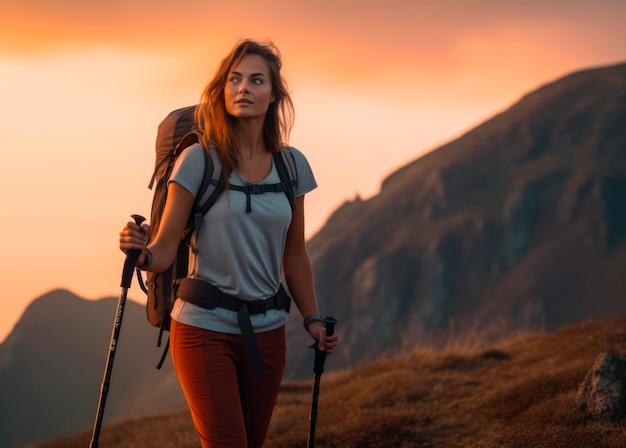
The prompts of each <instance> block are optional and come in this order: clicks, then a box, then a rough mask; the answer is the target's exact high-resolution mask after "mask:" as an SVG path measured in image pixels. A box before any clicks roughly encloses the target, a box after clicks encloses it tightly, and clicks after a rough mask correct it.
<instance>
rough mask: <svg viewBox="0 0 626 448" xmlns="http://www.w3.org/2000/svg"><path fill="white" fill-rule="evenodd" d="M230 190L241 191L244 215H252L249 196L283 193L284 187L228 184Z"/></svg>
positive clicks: (281, 185) (276, 185)
mask: <svg viewBox="0 0 626 448" xmlns="http://www.w3.org/2000/svg"><path fill="white" fill-rule="evenodd" d="M228 187H229V188H230V189H231V190H235V191H241V192H243V193H245V194H246V213H252V201H251V199H250V196H251V195H253V194H263V193H284V192H285V191H286V188H285V186H284V185H283V184H282V183H280V184H255V185H233V184H229V185H228Z"/></svg>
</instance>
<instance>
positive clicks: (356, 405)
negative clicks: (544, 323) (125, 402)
mask: <svg viewBox="0 0 626 448" xmlns="http://www.w3.org/2000/svg"><path fill="white" fill-rule="evenodd" d="M478 345H480V344H478ZM478 345H477V344H469V345H468V344H464V343H461V344H459V343H455V344H451V347H452V348H450V347H448V348H443V349H440V350H437V351H435V350H432V349H423V348H420V349H415V350H414V351H412V352H410V353H407V354H405V355H402V356H399V357H396V358H393V359H387V360H384V361H380V362H377V363H373V364H370V365H366V366H363V367H361V368H358V369H355V370H353V371H350V372H345V373H338V374H325V375H324V376H323V378H322V384H321V393H320V402H319V416H318V422H317V431H316V436H317V437H316V439H317V447H318V448H325V447H341V448H352V447H354V448H357V447H358V448H362V447H372V448H374V447H398V448H409V447H433V448H434V447H442V448H443V447H445V448H455V447H459V448H461V447H462V448H496V447H497V448H522V447H525V448H526V447H528V448H534V447H537V448H540V447H541V448H544V447H545V448H561V447H562V448H589V447H594V448H603V447H606V448H609V447H611V448H613V447H614V448H617V447H624V446H626V421H619V422H615V423H611V424H600V423H597V422H594V421H593V420H591V419H590V418H589V417H588V416H587V415H586V414H584V413H583V412H582V411H579V410H578V409H577V408H576V405H575V396H576V391H577V389H578V386H579V384H580V383H581V382H582V381H583V379H584V377H585V374H586V373H587V371H588V369H589V368H590V367H591V365H592V364H593V361H594V359H595V357H596V356H597V355H598V354H599V353H601V352H605V351H606V352H610V353H614V354H617V355H619V356H624V355H625V354H626V319H620V320H615V321H608V322H597V323H592V322H590V323H584V324H580V325H576V326H571V327H566V328H563V329H561V330H560V331H557V332H555V333H552V334H528V335H525V336H518V337H516V338H514V339H509V340H506V341H502V342H499V343H497V344H496V345H494V346H492V347H491V348H489V349H488V350H484V349H464V350H459V349H458V347H459V346H462V347H470V346H471V347H476V346H478ZM455 347H456V348H455ZM328 362H332V358H330V360H329V361H328ZM310 406H311V382H288V383H285V384H284V385H283V388H282V390H281V393H280V396H279V401H278V406H277V408H276V411H275V414H274V418H273V420H272V424H271V428H270V433H269V435H268V439H267V443H266V447H268V448H296V447H297V448H301V447H304V446H306V440H307V435H308V416H309V411H310ZM88 440H89V434H83V435H80V436H77V437H74V438H65V439H63V440H56V441H54V442H50V443H48V444H43V445H38V446H37V448H72V447H81V448H84V447H85V446H87V445H88ZM100 446H101V447H103V448H117V447H124V448H133V447H177V448H186V447H197V446H198V441H197V439H196V436H195V433H194V431H193V428H192V425H191V421H190V417H189V414H188V412H186V411H183V412H179V413H176V414H171V415H167V416H159V417H153V418H146V419H142V420H136V421H129V422H125V423H122V424H119V425H115V426H111V427H105V428H104V429H103V431H102V435H101V438H100Z"/></svg>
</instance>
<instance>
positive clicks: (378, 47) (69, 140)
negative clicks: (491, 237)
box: [0, 0, 626, 341]
mask: <svg viewBox="0 0 626 448" xmlns="http://www.w3.org/2000/svg"><path fill="white" fill-rule="evenodd" d="M625 19H626V1H624V0H587V1H579V0H525V1H522V0H520V1H517V0H512V1H505V0H500V1H498V0H384V1H383V0H369V1H368V0H359V1H357V0H317V1H310V2H304V1H301V0H291V1H286V0H283V1H278V0H265V1H263V2H259V1H249V0H240V1H237V2H229V1H220V2H218V1H213V0H179V1H176V2H165V1H162V2H161V1H154V0H131V1H130V2H129V1H127V0H109V1H106V2H94V1H85V0H64V1H62V0H57V1H52V0H23V1H19V2H18V1H15V0H10V1H9V0H0V149H1V150H2V163H1V167H2V176H0V195H1V205H2V214H1V215H0V216H1V218H0V231H1V233H2V237H3V238H2V248H1V251H2V266H1V267H2V269H1V271H0V272H1V274H0V280H1V282H2V288H3V296H4V299H3V300H4V307H3V312H2V313H0V341H1V340H3V339H4V338H5V337H6V335H7V334H8V333H9V332H10V331H11V329H12V328H13V325H14V324H15V322H16V321H17V319H19V317H20V315H21V314H22V313H23V311H24V309H25V307H26V306H27V305H28V304H29V303H30V302H31V301H32V300H33V299H35V298H36V297H38V296H40V295H41V294H44V293H46V292H48V291H50V290H51V289H54V288H67V289H70V290H71V291H72V292H74V293H76V294H78V295H80V296H81V297H85V298H88V299H97V298H101V297H104V296H117V295H118V294H119V283H120V274H121V267H122V262H123V254H122V253H121V252H119V250H118V249H117V237H118V233H119V231H120V230H121V228H122V226H123V225H124V223H125V222H126V221H127V220H128V219H129V215H130V214H131V213H142V214H144V215H149V211H150V200H151V197H152V193H151V192H150V190H148V188H147V185H148V182H149V180H150V176H151V174H152V168H153V161H154V139H155V136H156V127H157V125H158V123H159V121H160V120H161V119H162V118H163V117H164V116H165V115H166V114H167V113H168V112H169V111H171V110H172V109H175V108H178V107H182V106H186V105H190V104H195V102H197V99H198V97H199V95H200V92H201V90H202V89H203V87H204V85H205V83H206V82H207V81H208V80H209V78H210V77H211V75H212V74H213V71H214V70H215V67H216V65H217V64H218V62H219V60H220V59H221V58H222V57H223V56H224V55H225V54H226V53H227V52H228V51H230V49H231V48H232V46H233V45H234V43H235V42H236V41H237V40H238V39H240V38H243V37H251V38H256V39H262V40H267V39H271V40H272V41H274V42H275V43H276V45H277V46H278V47H279V48H280V50H281V52H282V55H283V62H284V75H285V76H286V78H287V82H288V84H289V88H290V91H291V92H292V99H293V100H294V103H295V108H296V125H295V127H294V130H293V132H292V135H291V142H290V143H291V144H292V145H293V146H296V147H298V148H299V149H300V150H302V151H303V152H304V153H305V154H306V155H307V157H308V159H309V161H310V162H311V165H312V167H313V169H314V172H315V174H316V177H317V180H318V183H319V185H320V188H318V189H317V190H316V191H314V192H312V193H311V194H309V195H308V196H307V200H306V202H307V212H306V213H307V236H309V237H310V236H312V235H313V234H314V233H315V231H317V230H319V228H320V227H321V226H322V225H323V224H324V222H325V220H326V219H327V218H328V216H329V215H330V213H332V211H333V210H334V209H336V208H337V207H338V206H339V205H341V204H342V203H343V202H344V201H346V200H352V199H354V197H355V196H356V195H360V196H361V197H362V198H367V197H370V196H371V195H373V194H375V193H376V192H377V190H378V188H379V186H380V182H381V180H382V179H383V178H384V177H385V176H387V175H388V174H390V173H391V172H393V171H394V170H395V169H397V168H399V167H400V166H402V165H404V164H406V163H408V162H409V161H412V160H414V159H415V158H417V157H419V156H420V155H422V154H424V153H425V152H427V151H429V150H432V149H435V148H436V147H437V146H439V145H440V144H442V143H445V142H446V141H448V140H450V139H452V138H454V137H456V136H459V135H460V134H462V133H463V132H464V131H467V130H469V129H470V128H472V127H473V126H475V125H477V124H479V123H481V122H482V121H484V120H485V119H487V118H489V117H490V116H492V115H493V114H494V113H497V112H500V111H502V110H504V109H506V108H507V107H508V106H510V105H511V104H512V103H514V102H515V101H517V100H519V99H520V98H521V97H522V96H523V95H524V94H526V93H528V92H529V91H532V90H534V89H536V88H537V87H539V86H541V85H542V84H544V83H546V82H550V81H553V80H556V79H558V78H560V77H561V76H564V75H567V74H569V73H572V72H574V71H577V70H581V69H586V68H591V67H595V66H600V65H608V64H614V63H619V62H625V61H626V27H625V26H624V21H625ZM129 297H131V298H134V299H137V300H139V301H142V300H143V293H142V292H141V291H140V290H139V288H138V287H137V286H136V285H134V286H133V288H132V289H131V291H130V293H129ZM111 318H113V316H111Z"/></svg>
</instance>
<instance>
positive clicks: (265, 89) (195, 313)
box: [119, 40, 337, 448]
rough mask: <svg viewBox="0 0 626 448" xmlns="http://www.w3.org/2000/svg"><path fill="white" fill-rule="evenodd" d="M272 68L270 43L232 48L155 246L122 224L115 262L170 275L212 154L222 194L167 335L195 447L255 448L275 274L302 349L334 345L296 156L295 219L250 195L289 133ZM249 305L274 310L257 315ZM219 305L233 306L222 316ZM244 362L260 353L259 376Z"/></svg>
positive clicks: (273, 331) (283, 313) (277, 305)
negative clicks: (120, 257) (131, 261)
mask: <svg viewBox="0 0 626 448" xmlns="http://www.w3.org/2000/svg"><path fill="white" fill-rule="evenodd" d="M280 69H281V59H280V53H279V51H278V49H277V48H276V47H275V46H274V45H273V43H271V42H269V43H262V42H256V41H253V40H242V41H240V42H238V43H237V44H236V45H235V47H234V48H233V50H232V51H231V52H230V53H229V54H228V55H227V56H226V57H225V58H224V59H223V60H222V62H221V64H220V65H219V67H218V69H217V71H216V73H215V75H214V76H213V78H212V79H211V81H210V82H209V83H208V85H207V86H206V88H205V89H204V92H203V93H202V95H201V97H200V102H199V104H198V106H197V108H196V112H195V121H196V123H197V125H198V127H199V129H200V131H201V137H200V144H194V145H192V146H190V147H188V148H187V149H185V150H184V152H183V153H182V154H181V155H180V156H179V158H178V160H176V165H175V167H174V171H173V173H172V175H171V177H170V182H169V185H168V198H167V202H166V205H165V209H164V212H163V216H162V219H161V223H160V225H159V229H158V232H157V235H156V238H154V239H153V240H152V241H150V242H149V244H148V241H147V240H148V236H147V235H148V234H149V226H148V225H147V224H144V225H143V227H139V226H138V225H136V224H135V223H132V222H129V223H128V224H127V225H126V226H125V227H124V229H123V230H122V232H121V233H120V240H119V241H120V249H121V250H122V251H123V252H125V253H126V252H128V251H129V250H131V249H141V251H142V253H141V255H140V256H139V259H138V261H137V267H139V268H141V269H143V270H147V271H152V272H160V271H163V270H165V269H167V268H168V267H169V266H170V264H171V263H172V260H173V259H174V257H175V255H176V253H175V252H176V249H177V246H178V243H179V241H180V239H181V235H182V234H183V231H184V229H185V227H186V225H187V222H188V218H189V216H190V213H191V210H192V207H193V205H194V200H195V199H196V198H194V194H195V192H197V191H198V189H199V185H200V184H201V181H202V178H203V166H204V162H203V160H204V159H203V157H205V156H206V151H207V148H215V151H217V154H218V157H219V162H220V164H221V167H222V173H223V178H224V179H227V182H224V190H225V191H224V192H223V193H222V194H221V195H220V196H219V197H218V199H217V201H216V202H215V204H214V205H213V206H212V207H211V209H210V210H209V211H208V213H207V214H206V215H205V216H204V218H203V219H202V221H201V224H200V228H199V229H198V231H199V232H198V234H197V235H198V241H196V247H197V249H196V250H195V251H192V253H191V254H190V260H189V276H188V278H185V280H183V284H182V285H181V287H180V288H179V290H178V295H177V297H178V298H177V299H176V301H175V303H174V306H173V309H172V312H171V318H172V321H171V329H170V353H171V359H172V363H173V365H174V369H175V371H176V374H177V376H178V379H179V382H180V384H181V386H182V389H183V392H184V394H185V397H186V400H187V403H188V405H189V408H190V410H191V413H192V416H193V421H194V425H195V428H196V430H197V432H198V434H199V436H200V439H201V441H202V446H203V447H247V448H255V447H261V446H262V445H263V441H264V439H265V436H266V434H267V429H268V426H269V423H270V419H271V416H272V412H273V408H274V405H275V403H276V399H277V395H278V390H279V386H280V382H281V379H282V376H283V371H284V367H285V357H286V341H285V323H286V321H287V312H288V305H289V303H288V300H287V303H285V297H286V294H287V293H286V292H285V290H284V288H283V287H282V286H281V278H282V274H283V273H284V279H285V280H286V285H287V289H288V291H289V294H290V295H291V297H292V298H293V301H294V303H295V304H296V306H297V308H298V310H299V312H300V314H301V315H302V316H303V317H304V326H305V329H306V331H308V333H309V335H310V336H311V338H312V339H313V340H315V341H317V342H318V345H319V348H320V349H322V350H325V351H326V352H327V353H328V354H330V353H332V351H333V348H334V347H335V346H336V344H337V336H336V335H332V336H329V337H327V336H326V334H325V326H324V323H323V320H322V318H321V317H320V316H319V310H318V305H317V299H316V296H315V290H314V283H313V274H312V270H311V263H310V260H309V256H308V253H307V251H306V247H305V239H304V197H305V194H306V193H308V192H309V191H311V190H313V189H315V188H316V187H317V184H316V181H315V178H314V176H313V173H312V170H311V168H310V166H309V163H308V161H307V160H306V158H305V156H304V155H303V154H302V153H301V152H299V151H298V150H297V149H295V148H290V151H291V152H292V154H293V158H294V160H295V166H296V171H297V187H296V192H295V206H294V207H293V210H292V208H291V207H290V202H289V201H288V199H287V196H286V195H285V193H284V192H280V191H276V192H264V191H263V189H262V188H259V185H263V184H276V183H278V182H279V176H278V174H277V169H276V164H275V162H274V158H273V154H274V153H276V152H277V151H281V150H284V149H283V148H284V147H285V146H286V144H287V140H288V136H289V132H290V130H291V126H292V124H293V105H292V102H291V99H290V96H289V93H288V91H287V88H286V84H285V81H284V79H283V78H282V75H281V72H280ZM203 151H205V153H203ZM239 187H245V188H241V189H238V188H239ZM259 193H263V194H259ZM185 281H188V282H187V284H185ZM183 290H184V292H183ZM181 295H182V296H184V297H181ZM209 297H212V298H215V297H217V299H215V302H214V303H213V305H212V306H214V307H213V308H212V309H210V308H211V307H210V306H209V307H207V306H203V304H202V301H203V300H205V298H209ZM258 301H264V302H263V303H271V305H267V306H266V307H265V310H264V311H261V312H259V310H258V305H259V304H258ZM191 302H193V303H191ZM227 302H228V303H229V304H231V305H232V304H234V305H235V306H234V307H230V308H229V307H226V308H223V307H222V306H221V304H222V303H227ZM250 302H255V303H254V304H250ZM242 303H243V304H244V305H242ZM236 309H238V310H239V311H237V310H236ZM261 309H263V306H261ZM250 324H251V328H252V330H251V331H253V334H252V339H253V340H252V342H251V341H250V338H248V337H247V336H246V335H247V333H248V332H250V329H247V326H248V325H250ZM251 353H258V354H260V360H262V365H261V366H260V372H261V373H260V374H259V366H258V365H256V364H258V362H257V363H255V359H254V358H253V359H250V358H251V355H250V354H251Z"/></svg>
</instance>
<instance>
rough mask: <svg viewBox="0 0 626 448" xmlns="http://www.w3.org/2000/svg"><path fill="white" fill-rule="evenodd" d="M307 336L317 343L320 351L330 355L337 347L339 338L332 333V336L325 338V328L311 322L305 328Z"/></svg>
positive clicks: (322, 325) (319, 323)
mask: <svg viewBox="0 0 626 448" xmlns="http://www.w3.org/2000/svg"><path fill="white" fill-rule="evenodd" d="M307 330H308V332H309V335H311V337H312V338H313V339H315V340H316V341H317V346H318V347H319V349H320V350H323V351H325V352H326V353H327V354H329V355H330V354H332V352H333V349H334V348H335V346H336V345H337V341H338V340H339V336H338V335H337V333H333V334H332V336H326V326H325V325H324V324H323V323H322V322H311V323H310V324H309V326H308V328H307Z"/></svg>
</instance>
